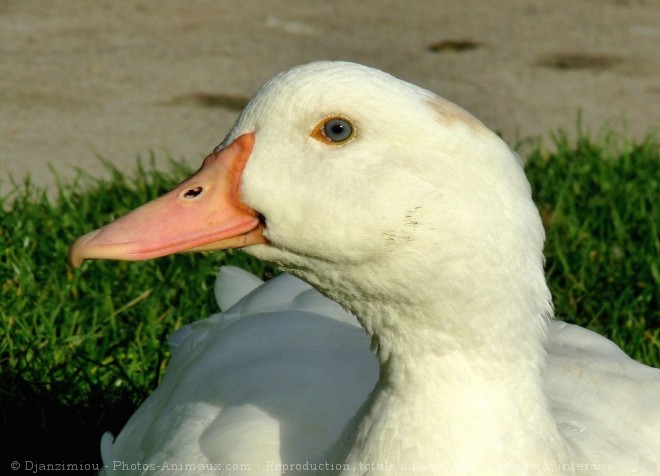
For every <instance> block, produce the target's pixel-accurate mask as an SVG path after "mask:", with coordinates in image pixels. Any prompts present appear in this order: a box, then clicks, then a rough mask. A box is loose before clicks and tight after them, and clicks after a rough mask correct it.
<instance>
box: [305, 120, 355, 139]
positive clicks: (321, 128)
mask: <svg viewBox="0 0 660 476" xmlns="http://www.w3.org/2000/svg"><path fill="white" fill-rule="evenodd" d="M311 136H312V137H313V138H315V139H316V140H320V141H321V142H326V143H328V144H340V143H342V142H346V141H347V140H349V139H352V138H353V137H355V126H354V125H353V124H352V123H351V122H350V121H349V120H348V119H346V118H344V117H337V116H333V117H330V118H325V119H323V120H322V121H321V122H320V123H319V124H318V125H317V126H316V127H315V128H314V130H313V131H312V134H311Z"/></svg>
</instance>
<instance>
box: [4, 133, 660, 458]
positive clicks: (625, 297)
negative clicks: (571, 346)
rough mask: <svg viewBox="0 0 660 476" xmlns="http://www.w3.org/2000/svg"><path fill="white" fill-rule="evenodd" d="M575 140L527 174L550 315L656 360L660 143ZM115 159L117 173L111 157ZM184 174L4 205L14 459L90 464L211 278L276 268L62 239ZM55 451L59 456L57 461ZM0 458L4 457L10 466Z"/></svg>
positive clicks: (541, 156) (142, 177)
mask: <svg viewBox="0 0 660 476" xmlns="http://www.w3.org/2000/svg"><path fill="white" fill-rule="evenodd" d="M614 142H616V141H613V140H611V139H604V140H600V141H593V140H591V139H588V138H586V137H581V138H579V139H578V141H577V145H576V146H570V145H569V144H568V141H567V140H566V139H565V138H564V137H563V136H561V135H560V136H558V137H557V138H556V140H555V147H554V149H556V153H549V152H547V151H546V150H547V149H543V148H541V147H537V148H536V150H534V151H533V152H532V153H531V154H529V155H528V157H527V162H528V163H527V173H528V176H529V178H530V181H531V183H532V188H533V190H534V194H535V198H536V200H537V203H538V205H539V208H540V210H541V213H542V216H543V219H544V222H545V225H546V228H547V243H546V256H547V264H546V268H547V274H548V281H549V284H550V287H551V289H552V293H553V296H554V300H555V307H556V313H557V316H558V317H559V318H561V319H564V320H568V321H570V322H575V323H578V324H581V325H585V326H587V327H589V328H591V329H594V330H596V331H598V332H600V333H602V334H604V335H606V336H608V337H610V338H612V339H613V340H614V341H615V342H616V343H617V344H619V345H620V346H622V347H623V348H624V350H626V352H628V353H629V354H630V355H631V356H633V357H634V358H636V359H638V360H640V361H642V362H645V363H647V364H650V365H654V366H660V330H659V329H660V306H659V300H660V297H659V289H660V237H659V233H658V227H659V226H660V206H659V205H658V201H659V200H658V197H660V190H659V188H660V185H659V181H660V178H659V177H660V174H659V173H658V171H659V170H660V146H659V143H658V142H657V141H655V140H647V141H645V142H643V143H631V142H626V141H621V142H622V143H621V144H618V145H617V144H614ZM108 167H110V168H111V166H108ZM188 172H189V171H186V170H184V168H183V167H182V166H181V165H178V164H175V163H173V164H172V167H171V170H169V171H168V172H165V173H163V172H158V171H155V170H154V169H153V167H139V168H138V170H137V171H136V172H135V173H133V174H131V176H132V177H135V178H132V179H128V178H126V177H125V176H123V175H122V174H121V173H120V172H119V171H117V170H112V177H111V178H110V179H109V180H96V179H93V178H90V177H87V176H80V178H79V179H78V180H77V181H76V182H75V183H73V184H62V185H60V194H59V197H58V198H57V199H54V200H49V199H48V198H47V197H46V195H45V194H44V193H43V191H40V190H37V189H35V188H34V187H32V186H31V185H30V183H29V182H25V183H23V184H20V185H19V186H17V187H16V190H14V192H13V193H12V194H10V195H9V196H7V197H4V198H0V208H1V209H4V210H5V212H4V213H2V215H0V253H1V258H0V425H1V428H2V431H3V433H5V434H6V437H7V438H9V439H10V441H12V442H13V443H12V444H11V445H10V446H9V448H6V450H7V451H5V455H7V456H6V458H7V460H8V461H7V462H9V461H12V460H15V459H17V460H21V461H22V460H23V459H31V460H41V461H43V462H49V461H50V462H59V461H67V462H68V461H73V462H78V461H82V462H86V463H95V462H98V461H99V453H98V442H99V439H100V436H101V434H102V433H103V431H106V430H110V431H113V432H115V433H116V432H117V431H118V430H119V429H120V428H121V427H122V426H123V424H124V423H125V421H126V419H127V418H128V416H129V415H130V414H131V413H132V412H133V410H134V409H135V407H136V406H137V405H139V403H140V402H141V401H142V400H143V399H144V398H145V397H146V396H147V395H148V394H149V393H150V392H151V391H152V390H153V388H154V387H155V386H156V384H157V382H158V381H159V379H160V377H161V375H162V372H163V370H164V368H165V365H166V361H167V352H166V336H167V335H168V334H170V333H171V332H172V331H173V330H174V329H176V328H178V327H180V326H181V325H184V324H185V323H188V322H191V321H194V320H196V319H200V318H203V317H205V316H207V315H209V314H210V313H212V312H216V310H217V309H216V305H215V303H214V301H213V298H212V285H213V280H214V277H215V273H216V271H217V269H218V267H219V266H220V265H221V264H224V263H228V264H234V265H238V266H242V267H245V268H247V269H250V270H251V271H253V272H255V273H256V274H259V275H264V274H268V273H272V272H273V270H272V269H271V268H269V267H268V266H265V265H264V264H262V263H260V262H258V261H255V260H253V259H250V258H249V257H247V256H246V255H244V254H242V253H240V252H217V253H212V254H206V255H179V256H174V257H169V258H163V259H159V260H155V261H149V262H140V263H127V262H99V261H93V262H86V263H85V264H83V266H82V268H81V269H80V270H77V271H74V270H72V269H71V268H70V267H69V266H68V265H67V264H66V262H65V258H66V252H67V248H68V246H69V244H70V243H71V242H72V241H73V240H74V239H75V238H76V237H77V236H79V235H80V234H82V233H84V232H86V231H89V230H91V229H92V228H96V227H98V226H100V225H102V224H104V223H106V222H108V221H110V220H111V219H113V218H114V217H117V216H119V215H121V214H123V213H125V212H127V211H129V210H130V209H132V208H135V207H136V206H138V205H139V204H141V203H143V202H145V201H147V200H150V199H152V198H154V197H156V196H158V195H159V194H161V193H163V192H164V191H166V190H167V189H168V188H170V187H172V186H173V185H174V184H176V183H177V182H178V181H179V180H180V179H181V178H182V177H184V176H185V175H186V174H187V173H188ZM55 455H56V459H53V457H55ZM3 464H6V462H4V461H3Z"/></svg>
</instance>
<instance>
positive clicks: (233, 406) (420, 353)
mask: <svg viewBox="0 0 660 476" xmlns="http://www.w3.org/2000/svg"><path fill="white" fill-rule="evenodd" d="M543 239H544V232H543V227H542V225H541V220H540V219H539V214H538V212H537V210H536V208H535V206H534V203H533V202H532V200H531V198H530V187H529V184H528V182H527V180H526V178H525V175H524V173H523V170H522V167H521V165H520V163H519V162H518V160H517V159H516V157H515V155H514V154H513V153H512V152H511V151H510V150H509V148H508V147H507V146H506V144H505V143H504V142H503V141H502V140H500V139H499V138H498V137H497V136H496V135H495V134H493V133H492V132H491V131H489V130H488V129H487V128H486V127H485V126H484V125H483V124H481V123H480V122H479V121H478V120H477V119H475V118H474V117H472V116H471V115H470V114H468V113H467V112H465V111H464V110H462V109H460V108H459V107H457V106H455V105H454V104H452V103H449V102H447V101H445V100H443V99H441V98H439V97H438V96H436V95H434V94H432V93H430V92H428V91H426V90H424V89H421V88H418V87H416V86H413V85H411V84H408V83H405V82H403V81H400V80H398V79H395V78H393V77H392V76H389V75H387V74H385V73H383V72H381V71H378V70H374V69H371V68H368V67H365V66H360V65H356V64H350V63H335V62H319V63H312V64H309V65H305V66H300V67H297V68H294V69H292V70H289V71H287V72H284V73H282V74H280V75H279V76H277V77H275V78H274V79H273V80H271V81H270V82H268V83H267V84H266V85H265V86H263V87H262V88H261V89H260V90H259V91H258V92H257V94H256V95H255V96H254V98H253V99H252V100H251V101H250V103H249V104H248V106H247V107H246V109H245V110H244V111H243V113H242V114H241V116H240V117H239V119H238V121H237V122H236V124H235V126H234V128H233V130H232V131H231V132H230V133H229V135H228V136H227V138H226V139H225V140H224V142H223V143H222V144H221V145H220V146H218V148H216V150H215V151H214V152H213V153H212V154H210V155H209V156H208V157H207V158H206V160H205V161H204V165H203V166H202V168H201V169H200V170H199V171H198V172H197V173H196V174H195V175H193V176H192V177H191V178H189V179H188V180H186V181H185V182H183V183H182V184H180V185H179V186H178V187H177V188H176V189H175V190H173V191H172V192H170V193H169V194H167V195H165V196H163V197H161V198H159V199H157V200H155V201H153V202H151V203H149V204H147V205H144V206H143V207H140V208H139V209H137V210H136V211H134V212H132V213H130V214H129V215H127V216H125V217H122V218H120V219H118V220H117V221H115V222H113V223H112V224H110V225H107V226H106V227H104V228H101V229H100V230H97V231H94V232H92V233H89V234H88V235H85V236H84V237H82V238H80V239H79V240H78V241H76V243H75V244H74V245H73V247H72V249H71V251H70V259H71V261H72V262H73V263H74V264H76V265H77V264H79V263H80V262H82V260H84V259H87V258H115V259H147V258H153V257H157V256H162V255H166V254H170V253H175V252H180V251H186V250H209V249H220V248H228V247H246V248H245V251H246V252H247V253H249V254H252V255H254V256H257V257H259V258H262V259H264V260H267V261H270V262H273V263H276V264H277V265H279V266H280V267H281V268H282V269H284V270H285V271H288V272H290V273H291V274H293V275H295V276H297V277H299V278H301V279H303V280H304V281H306V282H307V283H310V284H311V285H312V286H313V287H314V288H316V289H317V290H319V291H321V293H323V294H324V295H325V296H327V297H329V298H330V299H332V300H334V301H336V302H338V303H340V304H341V305H342V306H343V307H344V308H346V309H348V310H350V311H352V312H353V313H354V314H355V315H356V316H357V319H358V320H359V323H360V324H361V326H362V328H363V329H364V330H365V331H366V333H367V334H368V335H369V336H370V341H371V348H372V349H373V351H374V353H375V357H374V355H373V354H371V353H370V352H369V350H368V347H369V337H368V336H367V335H366V334H365V333H364V331H362V330H361V329H360V328H359V327H358V326H357V324H356V322H355V321H354V318H353V317H352V316H351V315H349V314H347V313H344V312H343V311H342V310H341V309H340V308H339V306H337V305H336V304H334V303H332V302H331V301H329V300H327V299H325V298H323V297H322V296H321V295H319V294H318V293H317V292H316V291H314V290H312V289H310V288H308V287H307V285H305V284H303V283H301V282H300V281H298V280H297V279H296V278H293V277H292V276H288V275H284V276H283V277H281V278H276V279H274V280H272V281H270V282H268V283H266V284H263V285H261V284H260V282H258V280H256V278H254V277H251V276H249V275H245V274H243V273H241V272H240V271H237V270H235V269H225V270H223V271H222V273H221V275H220V278H219V279H220V283H221V284H222V285H223V286H224V287H221V289H220V296H219V297H220V301H221V302H220V304H221V306H222V307H223V309H227V308H228V307H229V309H228V310H227V311H226V312H225V313H223V314H220V315H216V316H212V317H211V318H209V319H206V320H203V321H200V322H198V323H195V324H193V325H191V326H189V327H187V328H184V329H183V330H181V331H179V332H178V333H176V334H175V336H174V338H173V343H174V352H173V356H172V361H171V365H170V367H169V369H168V372H167V374H166V376H165V379H164V381H163V383H162V384H161V385H160V387H159V388H158V389H157V390H156V392H155V393H154V394H153V395H152V396H151V397H150V398H149V399H147V401H146V402H145V403H144V404H143V405H142V407H140V409H139V410H138V411H137V412H136V414H135V415H134V416H133V417H132V418H131V420H130V421H129V422H128V424H127V425H126V427H125V428H124V430H123V431H122V432H121V433H120V434H119V436H118V437H117V440H116V441H115V442H114V443H113V442H112V437H111V436H109V435H106V436H105V437H104V440H103V444H102V451H103V456H104V459H105V462H106V465H108V468H107V471H108V472H110V471H112V470H113V469H116V470H122V469H123V470H129V471H132V472H134V473H137V474H168V475H169V474H187V473H189V474H195V475H201V474H280V473H285V472H286V473H287V474H296V473H299V474H302V473H306V474H308V473H310V472H312V473H313V472H328V473H341V474H413V473H417V474H438V475H440V474H442V475H444V474H456V475H486V474H488V475H514V474H565V473H566V472H567V471H572V472H579V474H616V475H625V474H645V475H651V474H653V475H656V474H659V473H660V371H658V370H657V369H653V368H650V367H646V366H644V365H641V364H639V363H637V362H635V361H633V360H631V359H630V358H628V357H627V356H626V355H625V354H624V353H623V352H622V351H621V350H620V349H619V348H618V347H616V346H615V345H614V344H613V343H612V342H610V341H608V340H606V339H604V338H602V337H600V336H598V335H596V334H594V333H592V332H590V331H587V330H585V329H582V328H580V327H576V326H572V325H569V324H565V323H562V322H557V321H553V320H552V319H551V318H552V304H551V300H550V293H549V291H548V288H547V287H546V283H545V279H544V274H543V255H542V246H543ZM223 289H226V290H224V291H223ZM252 290H253V291H252ZM250 291H252V292H251V293H250ZM244 295H245V297H242V296H244ZM232 304H233V306H231V305H232ZM378 366H379V368H378ZM214 464H215V466H214ZM240 465H243V466H240ZM172 471H174V473H173V472H172ZM176 471H179V472H178V473H177V472H176Z"/></svg>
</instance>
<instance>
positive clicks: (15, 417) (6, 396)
mask: <svg viewBox="0 0 660 476" xmlns="http://www.w3.org/2000/svg"><path fill="white" fill-rule="evenodd" d="M0 385H1V387H2V389H3V390H2V391H0V426H1V427H2V435H1V438H2V441H3V442H4V443H3V446H4V450H3V455H4V456H3V458H2V459H3V460H4V461H3V462H2V467H3V468H7V467H9V466H10V465H11V463H12V462H14V461H18V462H19V463H20V465H21V466H20V468H21V469H23V470H24V471H29V470H30V467H31V466H32V465H34V467H36V465H37V464H59V463H64V464H69V463H72V464H76V465H80V467H83V468H94V469H93V470H89V469H88V470H86V471H85V470H80V471H76V472H75V474H94V473H96V472H97V469H100V467H101V465H102V463H101V453H100V450H99V445H100V441H101V435H102V434H103V433H104V432H105V431H110V432H112V433H113V434H115V435H116V434H117V433H118V432H119V431H120V430H121V428H122V427H123V426H124V424H125V423H126V421H127V420H128V418H129V417H130V416H131V414H132V413H133V412H134V411H135V409H136V408H137V406H138V402H136V401H135V400H134V398H129V396H128V395H127V394H126V392H125V391H124V392H116V393H115V394H113V393H108V391H107V389H100V388H99V389H93V390H92V391H91V392H90V393H89V394H88V396H87V399H86V400H85V401H84V402H78V403H74V402H67V400H66V399H67V398H68V397H67V396H68V395H70V394H71V388H70V385H68V384H67V383H66V382H57V381H51V382H48V383H47V384H46V383H44V384H36V383H33V382H28V381H26V380H25V379H24V378H22V377H21V376H20V375H16V374H14V373H13V372H11V369H3V370H2V373H0ZM6 389H11V393H9V392H7V391H6ZM144 396H145V397H146V394H145V395H144ZM3 472H4V471H3Z"/></svg>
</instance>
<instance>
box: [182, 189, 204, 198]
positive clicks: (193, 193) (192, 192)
mask: <svg viewBox="0 0 660 476" xmlns="http://www.w3.org/2000/svg"><path fill="white" fill-rule="evenodd" d="M203 191H204V189H203V188H202V187H195V188H191V189H189V190H187V191H186V193H184V194H183V198H195V197H197V196H198V195H199V194H200V193H202V192H203Z"/></svg>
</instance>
